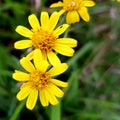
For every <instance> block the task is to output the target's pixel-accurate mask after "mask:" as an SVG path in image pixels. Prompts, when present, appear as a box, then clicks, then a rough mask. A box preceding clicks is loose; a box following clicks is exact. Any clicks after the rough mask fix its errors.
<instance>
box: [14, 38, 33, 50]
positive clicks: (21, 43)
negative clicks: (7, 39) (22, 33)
mask: <svg viewBox="0 0 120 120" xmlns="http://www.w3.org/2000/svg"><path fill="white" fill-rule="evenodd" d="M31 46H32V41H31V40H20V41H18V42H15V44H14V47H15V48H16V49H25V48H28V47H31Z"/></svg>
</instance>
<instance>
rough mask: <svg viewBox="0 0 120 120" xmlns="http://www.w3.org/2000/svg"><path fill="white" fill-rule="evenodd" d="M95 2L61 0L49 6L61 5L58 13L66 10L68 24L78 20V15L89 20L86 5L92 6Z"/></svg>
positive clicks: (90, 0)
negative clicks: (61, 0)
mask: <svg viewBox="0 0 120 120" xmlns="http://www.w3.org/2000/svg"><path fill="white" fill-rule="evenodd" d="M94 5H95V3H94V2H93V1H92V0H63V2H58V3H53V4H52V5H51V6H50V7H51V8H54V7H62V8H63V9H62V10H60V12H59V13H60V15H62V14H63V13H65V12H67V15H66V22H67V23H68V24H71V23H76V22H79V21H80V17H79V16H81V18H82V19H83V20H84V21H86V22H89V21H90V16H89V13H88V9H87V7H92V6H94Z"/></svg>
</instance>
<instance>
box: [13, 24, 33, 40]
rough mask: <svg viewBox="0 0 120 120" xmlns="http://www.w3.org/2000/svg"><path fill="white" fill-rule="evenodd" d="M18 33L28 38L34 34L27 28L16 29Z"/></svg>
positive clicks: (18, 27) (19, 27)
mask: <svg viewBox="0 0 120 120" xmlns="http://www.w3.org/2000/svg"><path fill="white" fill-rule="evenodd" d="M15 30H16V32H17V33H19V34H20V35H22V36H24V37H28V38H31V37H32V35H33V33H32V31H30V30H29V29H27V28H26V27H24V26H21V25H19V26H17V28H16V29H15Z"/></svg>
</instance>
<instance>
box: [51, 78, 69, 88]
mask: <svg viewBox="0 0 120 120" xmlns="http://www.w3.org/2000/svg"><path fill="white" fill-rule="evenodd" d="M50 81H51V82H52V83H54V84H55V85H57V86H59V87H67V86H68V83H67V82H63V81H60V80H57V79H51V80H50Z"/></svg>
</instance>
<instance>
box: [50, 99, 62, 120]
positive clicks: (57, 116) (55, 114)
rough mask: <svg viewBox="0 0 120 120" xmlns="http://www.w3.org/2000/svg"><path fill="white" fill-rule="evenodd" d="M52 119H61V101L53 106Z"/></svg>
mask: <svg viewBox="0 0 120 120" xmlns="http://www.w3.org/2000/svg"><path fill="white" fill-rule="evenodd" d="M50 120H61V102H60V101H59V104H57V105H55V106H51V118H50Z"/></svg>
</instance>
